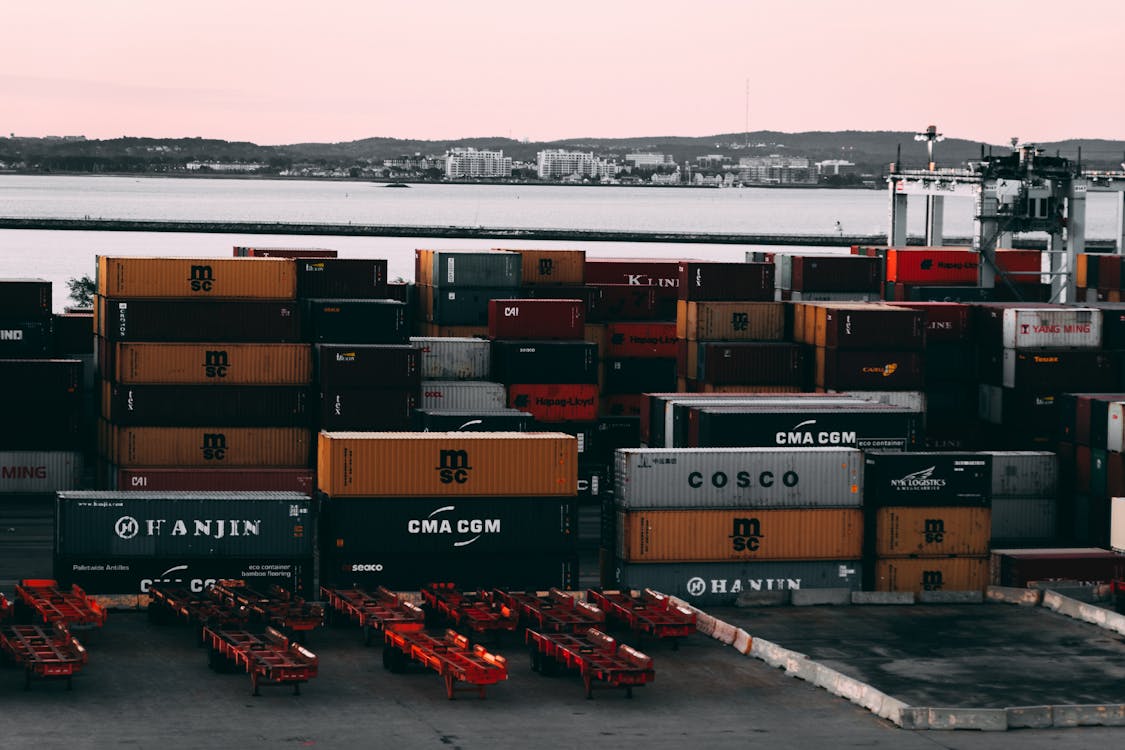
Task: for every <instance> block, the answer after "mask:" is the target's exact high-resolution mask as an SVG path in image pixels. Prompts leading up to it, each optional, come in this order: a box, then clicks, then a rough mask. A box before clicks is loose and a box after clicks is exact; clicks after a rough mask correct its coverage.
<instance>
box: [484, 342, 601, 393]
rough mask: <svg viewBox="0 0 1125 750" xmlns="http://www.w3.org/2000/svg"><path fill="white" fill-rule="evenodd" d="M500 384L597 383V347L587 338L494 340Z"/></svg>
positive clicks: (494, 361) (494, 364)
mask: <svg viewBox="0 0 1125 750" xmlns="http://www.w3.org/2000/svg"><path fill="white" fill-rule="evenodd" d="M492 377H493V378H495V379H496V380H498V381H499V382H501V383H597V382H598V356H597V346H596V345H594V344H591V343H589V342H587V341H493V342H492Z"/></svg>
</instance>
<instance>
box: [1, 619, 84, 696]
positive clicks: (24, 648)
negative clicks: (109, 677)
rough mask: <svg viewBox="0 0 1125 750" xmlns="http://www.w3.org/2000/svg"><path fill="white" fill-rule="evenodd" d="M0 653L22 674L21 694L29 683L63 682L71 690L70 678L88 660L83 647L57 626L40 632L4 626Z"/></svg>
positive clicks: (36, 627) (35, 627) (33, 628)
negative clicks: (35, 681)
mask: <svg viewBox="0 0 1125 750" xmlns="http://www.w3.org/2000/svg"><path fill="white" fill-rule="evenodd" d="M0 653H4V654H7V656H8V657H9V658H10V659H12V661H14V662H15V663H16V664H18V665H20V666H22V667H23V670H24V686H23V689H24V690H30V689H31V680H32V678H34V677H38V678H40V679H53V678H58V679H64V678H65V679H66V689H67V690H70V689H71V688H72V687H73V682H72V680H73V678H74V675H76V674H78V673H79V672H80V671H82V667H84V666H85V665H86V663H87V662H88V660H89V655H88V654H87V653H86V649H85V647H83V645H82V644H81V643H79V642H78V639H77V638H75V637H74V636H73V635H71V634H70V631H69V630H68V629H67V628H66V626H65V625H63V624H62V623H60V622H56V623H54V624H53V625H52V626H50V627H47V628H44V627H41V626H39V625H6V626H4V627H2V628H0Z"/></svg>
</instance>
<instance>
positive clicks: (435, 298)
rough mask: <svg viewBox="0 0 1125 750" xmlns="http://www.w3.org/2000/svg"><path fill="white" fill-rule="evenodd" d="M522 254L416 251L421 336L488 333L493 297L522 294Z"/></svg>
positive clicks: (415, 273) (415, 270)
mask: <svg viewBox="0 0 1125 750" xmlns="http://www.w3.org/2000/svg"><path fill="white" fill-rule="evenodd" d="M522 278H523V272H522V259H521V256H520V255H519V254H518V253H512V252H502V251H501V252H498V251H491V252H489V251H485V252H473V251H468V250H415V251H414V281H415V285H416V287H417V288H416V291H417V295H418V314H417V320H418V325H417V326H416V329H415V332H416V333H417V334H419V335H421V336H429V337H435V336H443V337H445V336H454V337H467V336H485V335H487V334H488V302H489V300H493V299H513V298H515V297H519V296H520V283H521V280H522Z"/></svg>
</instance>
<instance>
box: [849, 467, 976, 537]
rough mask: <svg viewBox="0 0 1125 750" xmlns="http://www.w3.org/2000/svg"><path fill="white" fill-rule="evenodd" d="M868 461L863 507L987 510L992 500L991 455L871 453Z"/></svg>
mask: <svg viewBox="0 0 1125 750" xmlns="http://www.w3.org/2000/svg"><path fill="white" fill-rule="evenodd" d="M864 460H865V465H866V471H865V475H864V496H863V503H864V505H866V506H867V507H870V508H880V507H886V506H891V505H894V506H910V507H919V506H922V507H926V506H967V505H977V506H987V505H988V503H989V499H990V498H991V497H992V456H991V455H989V454H987V453H943V452H935V451H922V452H905V453H904V452H886V451H868V452H867V453H866V454H865V459H864ZM962 554H969V553H962Z"/></svg>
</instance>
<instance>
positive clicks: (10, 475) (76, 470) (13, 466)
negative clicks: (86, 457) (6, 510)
mask: <svg viewBox="0 0 1125 750" xmlns="http://www.w3.org/2000/svg"><path fill="white" fill-rule="evenodd" d="M82 469H83V462H82V454H81V453H80V452H77V451H0V495H12V494H20V495H25V494H26V495H31V494H39V493H55V492H58V491H60V490H76V489H78V488H79V487H81V486H82Z"/></svg>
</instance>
